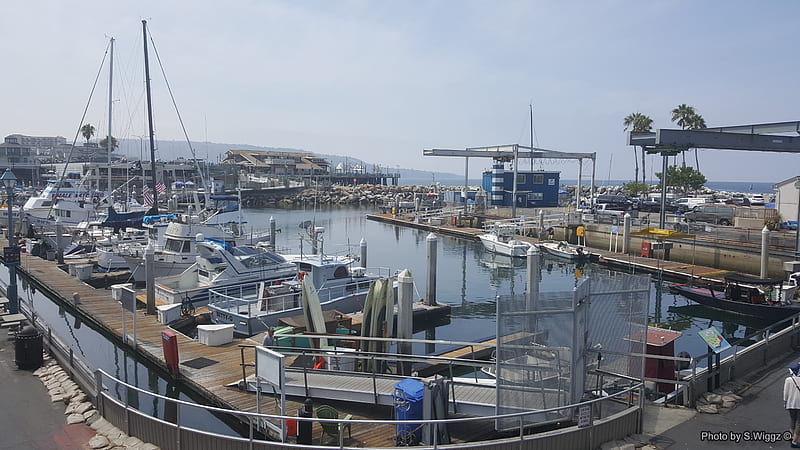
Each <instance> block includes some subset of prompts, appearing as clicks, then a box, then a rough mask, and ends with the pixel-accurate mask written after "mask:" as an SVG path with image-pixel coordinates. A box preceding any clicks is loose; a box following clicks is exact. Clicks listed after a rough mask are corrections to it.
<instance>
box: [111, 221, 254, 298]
mask: <svg viewBox="0 0 800 450" xmlns="http://www.w3.org/2000/svg"><path fill="white" fill-rule="evenodd" d="M148 217H150V216H147V217H145V219H147V218H148ZM195 219H196V218H192V217H188V216H187V217H185V221H178V218H177V216H175V215H173V214H170V215H168V216H167V217H166V218H165V217H163V216H162V217H160V218H158V220H152V221H147V220H146V222H148V223H146V224H145V225H144V227H145V228H146V229H148V230H150V236H151V238H150V241H149V242H150V245H152V247H153V249H154V257H153V272H154V274H155V275H154V276H155V277H156V278H159V277H166V276H172V275H178V274H181V273H183V271H185V270H186V269H188V268H189V267H190V266H191V265H193V264H194V263H195V262H196V256H197V254H198V253H197V250H196V248H195V245H194V243H195V236H197V234H198V233H199V234H202V235H203V236H205V237H206V238H209V239H217V240H220V241H223V242H225V243H226V244H228V245H230V246H236V245H239V244H246V243H249V244H256V243H258V242H261V241H264V240H267V239H269V235H268V234H266V233H246V232H244V230H243V229H242V228H240V227H239V226H238V222H232V223H229V224H220V225H210V224H204V223H196V220H195ZM144 249H145V244H141V243H138V244H136V245H130V246H126V247H122V248H121V250H120V253H121V255H122V257H123V258H124V259H125V261H126V262H127V267H128V269H129V270H130V271H131V273H132V275H133V279H134V281H136V282H140V283H143V282H144V281H145V280H146V274H145V270H144Z"/></svg>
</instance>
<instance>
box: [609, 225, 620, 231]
mask: <svg viewBox="0 0 800 450" xmlns="http://www.w3.org/2000/svg"><path fill="white" fill-rule="evenodd" d="M611 232H612V233H619V227H618V226H616V225H613V226H612V227H611Z"/></svg>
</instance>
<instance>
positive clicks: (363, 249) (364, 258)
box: [358, 237, 367, 269]
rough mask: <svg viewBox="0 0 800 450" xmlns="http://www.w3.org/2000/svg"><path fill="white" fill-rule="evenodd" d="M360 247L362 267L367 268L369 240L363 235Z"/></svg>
mask: <svg viewBox="0 0 800 450" xmlns="http://www.w3.org/2000/svg"><path fill="white" fill-rule="evenodd" d="M358 248H359V250H361V267H363V268H365V269H366V268H367V240H366V239H364V238H363V237H362V238H361V242H359V243H358Z"/></svg>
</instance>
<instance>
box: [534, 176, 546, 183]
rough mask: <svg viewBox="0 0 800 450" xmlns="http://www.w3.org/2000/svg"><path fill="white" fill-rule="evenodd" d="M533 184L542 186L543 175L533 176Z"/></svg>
mask: <svg viewBox="0 0 800 450" xmlns="http://www.w3.org/2000/svg"><path fill="white" fill-rule="evenodd" d="M533 184H544V175H542V174H535V175H534V176H533Z"/></svg>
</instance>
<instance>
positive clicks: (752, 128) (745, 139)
mask: <svg viewBox="0 0 800 450" xmlns="http://www.w3.org/2000/svg"><path fill="white" fill-rule="evenodd" d="M768 133H795V134H800V122H776V123H764V124H754V125H737V126H730V127H717V128H706V129H703V130H674V129H658V130H656V131H655V132H630V133H629V134H628V145H635V146H639V147H645V148H646V149H648V151H651V152H656V153H658V152H662V151H664V152H669V151H676V150H677V151H681V150H686V149H689V148H713V149H721V150H745V151H757V152H780V153H800V136H783V135H777V134H768Z"/></svg>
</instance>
